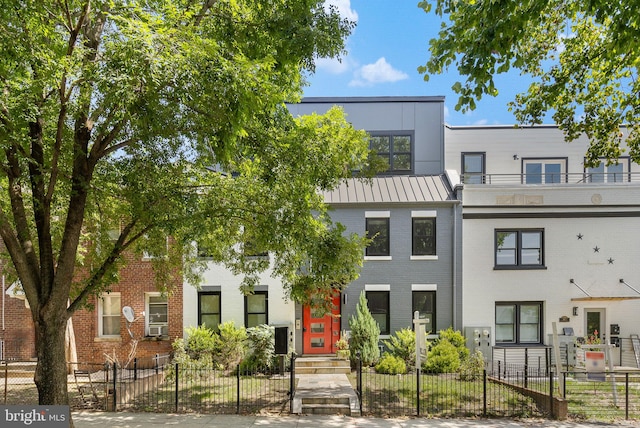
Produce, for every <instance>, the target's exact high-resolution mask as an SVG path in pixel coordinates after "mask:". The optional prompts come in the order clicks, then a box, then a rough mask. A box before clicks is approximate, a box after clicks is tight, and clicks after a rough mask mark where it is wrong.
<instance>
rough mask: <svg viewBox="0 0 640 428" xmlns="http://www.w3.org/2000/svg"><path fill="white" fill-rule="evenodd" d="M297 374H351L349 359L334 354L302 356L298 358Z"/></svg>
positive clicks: (296, 364)
mask: <svg viewBox="0 0 640 428" xmlns="http://www.w3.org/2000/svg"><path fill="white" fill-rule="evenodd" d="M295 366H296V367H295V369H296V375H299V374H349V373H351V364H350V363H349V360H339V359H337V358H335V357H334V356H332V355H325V356H313V357H309V356H301V357H298V358H296V362H295Z"/></svg>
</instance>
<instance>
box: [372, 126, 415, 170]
mask: <svg viewBox="0 0 640 428" xmlns="http://www.w3.org/2000/svg"><path fill="white" fill-rule="evenodd" d="M369 134H370V140H369V147H370V148H371V150H374V151H375V152H376V154H377V155H378V156H380V157H381V158H382V159H384V161H385V162H386V163H387V165H388V169H387V170H386V171H385V172H384V173H383V174H410V173H411V172H413V156H412V151H413V132H406V131H405V132H403V131H398V132H384V133H380V132H375V133H369Z"/></svg>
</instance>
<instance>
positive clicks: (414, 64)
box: [304, 0, 528, 125]
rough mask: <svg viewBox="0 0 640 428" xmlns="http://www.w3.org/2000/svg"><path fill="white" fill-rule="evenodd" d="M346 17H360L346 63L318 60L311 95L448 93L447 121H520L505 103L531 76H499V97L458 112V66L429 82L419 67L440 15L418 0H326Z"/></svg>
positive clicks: (446, 101)
mask: <svg viewBox="0 0 640 428" xmlns="http://www.w3.org/2000/svg"><path fill="white" fill-rule="evenodd" d="M327 1H328V2H330V3H332V4H335V5H336V6H337V7H338V9H339V10H340V12H341V14H342V15H343V16H347V17H349V18H351V19H352V20H355V21H357V26H356V28H355V30H354V31H353V33H352V35H351V36H350V37H349V39H348V40H347V50H348V54H347V55H345V56H344V57H343V58H342V62H338V61H336V60H327V59H320V60H319V61H318V62H317V68H316V73H315V74H314V75H312V76H309V78H308V80H309V82H310V85H309V86H308V87H306V88H305V91H304V95H305V96H307V97H334V96H335V97H343V96H424V95H428V96H431V95H444V96H445V97H446V98H445V121H446V122H447V123H448V124H450V125H494V124H502V125H510V124H514V123H515V122H516V120H515V118H514V116H513V114H512V113H511V112H509V111H508V109H507V103H508V102H509V101H511V100H513V99H514V96H515V94H517V93H519V92H524V91H525V90H526V88H527V86H528V80H527V79H526V78H524V77H520V75H519V74H517V72H516V73H515V74H508V75H502V76H499V77H498V78H497V79H496V85H497V87H498V90H499V91H500V94H499V96H498V97H496V98H493V97H488V98H483V99H482V100H480V101H479V102H478V103H477V106H476V109H475V110H474V111H472V112H468V113H466V114H462V113H461V112H457V111H455V109H454V107H455V105H456V102H457V96H456V94H455V93H454V92H453V90H452V89H451V86H452V85H453V84H454V83H455V82H456V81H457V80H459V78H460V77H459V75H458V74H457V71H456V70H454V69H450V70H449V72H448V73H447V74H444V75H440V76H431V78H430V79H429V81H428V82H425V81H424V79H423V75H421V74H419V73H418V71H417V68H418V67H419V66H420V65H423V64H424V63H425V62H426V61H427V59H428V56H429V50H428V48H429V40H430V39H432V38H434V37H436V36H437V34H438V30H439V28H440V19H439V17H437V16H436V15H435V14H434V13H433V12H431V13H429V14H427V13H425V12H424V11H423V10H422V9H420V8H418V6H417V3H418V0H327Z"/></svg>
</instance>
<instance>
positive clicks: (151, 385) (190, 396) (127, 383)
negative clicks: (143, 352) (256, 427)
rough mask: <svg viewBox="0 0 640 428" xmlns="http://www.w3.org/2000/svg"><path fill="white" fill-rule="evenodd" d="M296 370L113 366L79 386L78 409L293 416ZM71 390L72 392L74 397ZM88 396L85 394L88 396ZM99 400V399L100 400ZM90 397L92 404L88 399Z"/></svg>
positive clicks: (163, 359)
mask: <svg viewBox="0 0 640 428" xmlns="http://www.w3.org/2000/svg"><path fill="white" fill-rule="evenodd" d="M290 366H291V364H290V363H289V362H288V361H287V363H286V364H281V365H280V367H277V368H274V369H261V370H260V371H255V370H244V369H242V368H241V367H242V364H239V365H238V366H237V367H236V368H234V369H233V370H228V371H225V370H217V369H214V368H211V367H197V366H194V365H188V364H177V363H174V362H171V361H170V360H169V358H168V356H157V357H156V358H154V359H153V360H152V361H148V360H147V361H145V360H138V359H136V360H134V361H133V363H132V364H131V365H130V366H128V367H120V366H119V365H117V364H113V363H108V364H105V365H104V366H103V367H101V368H100V369H99V370H96V371H94V372H92V373H90V374H89V376H90V379H91V380H90V383H89V381H85V382H84V383H83V382H80V383H79V384H78V385H76V388H77V391H76V397H77V398H78V399H77V400H76V401H75V407H76V408H77V407H80V408H100V409H105V410H108V411H120V410H125V409H127V410H135V411H154V412H176V413H180V412H201V413H256V412H259V411H269V412H275V413H287V412H289V409H290V397H291V396H292V391H291V387H292V385H294V383H293V382H291V371H290V370H289V367H290ZM72 388H73V387H72V385H71V384H69V391H70V392H71V391H72ZM83 391H84V393H83ZM92 394H97V399H95V400H94V399H93V398H95V395H92ZM87 397H88V399H87Z"/></svg>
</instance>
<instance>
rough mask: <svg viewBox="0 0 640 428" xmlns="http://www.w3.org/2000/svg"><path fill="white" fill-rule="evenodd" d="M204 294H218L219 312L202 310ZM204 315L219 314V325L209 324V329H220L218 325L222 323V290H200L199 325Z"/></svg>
mask: <svg viewBox="0 0 640 428" xmlns="http://www.w3.org/2000/svg"><path fill="white" fill-rule="evenodd" d="M202 296H218V312H206V313H203V312H202V305H201V301H202ZM202 315H218V317H219V319H220V323H219V324H218V325H217V326H209V325H208V326H207V328H208V329H210V330H213V331H218V326H219V325H220V324H222V293H221V292H220V291H199V292H198V325H202Z"/></svg>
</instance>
